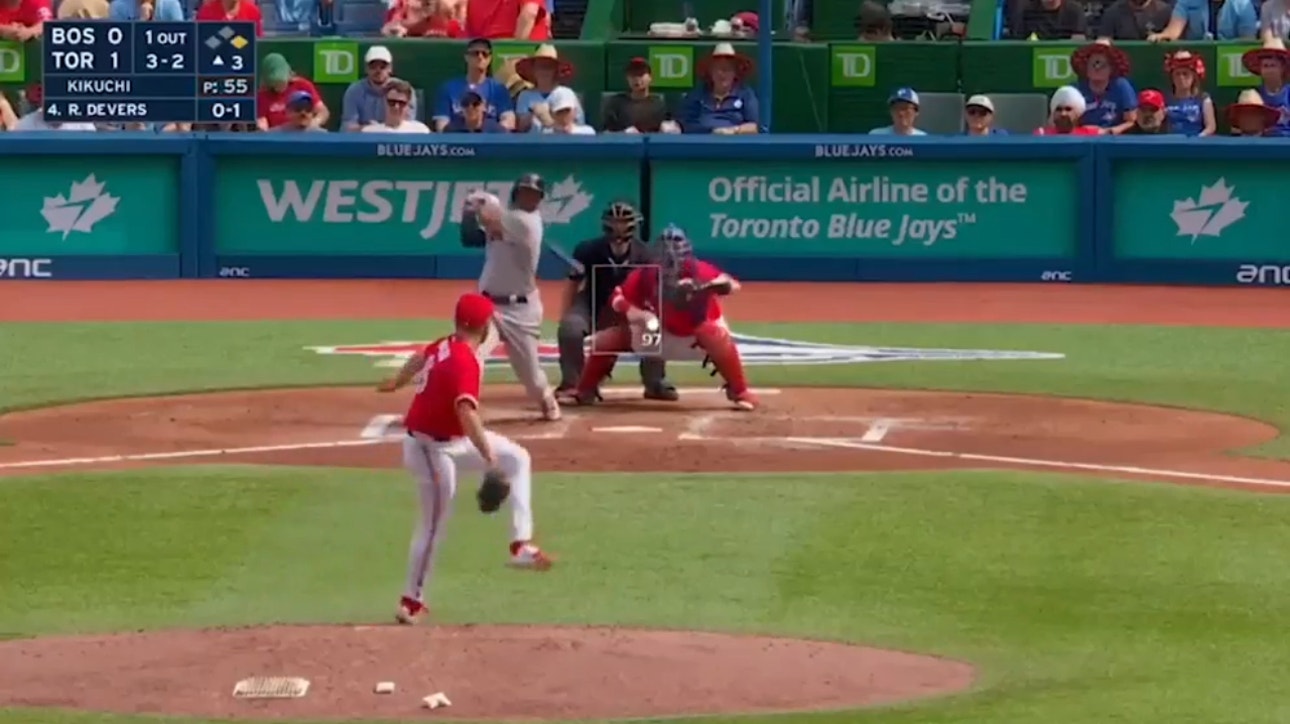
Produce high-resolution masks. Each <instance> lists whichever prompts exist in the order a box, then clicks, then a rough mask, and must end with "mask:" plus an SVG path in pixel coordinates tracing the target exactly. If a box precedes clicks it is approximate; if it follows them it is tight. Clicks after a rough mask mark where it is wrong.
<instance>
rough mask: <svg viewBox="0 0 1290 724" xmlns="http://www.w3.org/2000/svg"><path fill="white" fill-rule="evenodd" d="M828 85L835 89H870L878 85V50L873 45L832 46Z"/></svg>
mask: <svg viewBox="0 0 1290 724" xmlns="http://www.w3.org/2000/svg"><path fill="white" fill-rule="evenodd" d="M831 51H832V53H833V58H832V62H831V69H830V84H831V85H832V86H833V87H835V88H839V87H840V88H871V87H873V86H874V85H877V83H878V68H877V57H878V49H877V47H876V46H873V45H834V46H832V48H831Z"/></svg>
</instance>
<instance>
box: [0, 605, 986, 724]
mask: <svg viewBox="0 0 1290 724" xmlns="http://www.w3.org/2000/svg"><path fill="white" fill-rule="evenodd" d="M252 676H283V677H302V678H305V679H308V680H309V682H310V685H309V689H308V693H307V695H306V696H304V697H303V698H299V699H234V698H233V695H232V694H233V687H234V685H235V684H236V683H237V682H238V681H240V680H242V679H245V678H248V677H252ZM972 677H973V672H972V667H971V666H969V665H967V664H964V663H960V662H955V661H947V660H944V659H938V658H933V657H928V656H917V655H914V654H906V653H899V652H894V651H883V650H878V649H870V648H863V647H859V646H849V645H846V644H839V643H826V642H815V641H800V640H793V639H774V638H761V637H751V636H731V635H723V634H712V633H699V632H682V631H648V630H634V629H612V628H539V627H527V626H463V627H447V626H444V627H419V628H408V627H397V626H393V625H391V626H347V627H341V626H282V627H267V628H245V629H220V630H204V631H161V632H154V633H140V634H121V635H108V636H74V637H62V636H56V637H46V638H38V639H25V640H15V641H6V642H0V681H4V682H5V685H4V687H2V688H0V707H5V706H32V707H63V708H74V709H88V710H95V711H110V712H123V713H137V714H169V715H175V714H178V715H191V716H200V717H210V718H233V717H246V718H259V719H288V718H293V719H294V718H307V719H314V720H317V719H396V718H401V719H408V718H413V717H417V716H419V715H420V714H422V713H424V714H427V715H429V714H430V712H428V711H425V710H423V709H421V708H420V707H421V699H422V698H423V697H425V696H427V695H429V694H432V693H434V692H439V691H442V692H444V693H445V694H447V696H448V698H449V699H450V700H451V701H452V706H451V708H448V709H438V710H436V711H435V712H434V714H433V715H431V716H433V717H435V718H438V719H443V718H452V719H510V718H520V719H526V720H529V721H533V720H541V719H589V718H598V719H612V718H619V717H655V716H674V715H682V714H717V713H723V712H768V711H787V710H805V709H826V708H848V707H862V706H870V705H874V704H885V703H891V702H895V701H901V700H907V699H913V698H917V697H923V696H932V695H936V694H944V693H948V692H954V691H959V690H962V689H966V688H968V687H969V686H970V685H971V684H972ZM379 681H393V682H394V683H395V684H396V685H397V689H396V690H395V692H394V693H393V694H376V693H374V692H373V687H374V686H375V684H376V683H377V682H379Z"/></svg>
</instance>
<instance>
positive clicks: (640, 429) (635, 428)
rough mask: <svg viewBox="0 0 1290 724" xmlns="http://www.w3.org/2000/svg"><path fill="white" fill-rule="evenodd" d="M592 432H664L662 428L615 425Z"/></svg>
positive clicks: (592, 429)
mask: <svg viewBox="0 0 1290 724" xmlns="http://www.w3.org/2000/svg"><path fill="white" fill-rule="evenodd" d="M591 431H592V432H663V428H661V427H642V426H640V425H615V426H613V427H593V428H591Z"/></svg>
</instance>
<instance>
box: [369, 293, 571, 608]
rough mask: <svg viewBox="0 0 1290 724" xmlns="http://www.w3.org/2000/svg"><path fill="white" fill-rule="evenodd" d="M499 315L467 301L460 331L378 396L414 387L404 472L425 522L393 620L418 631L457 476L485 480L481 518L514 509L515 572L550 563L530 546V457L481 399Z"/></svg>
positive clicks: (415, 359)
mask: <svg viewBox="0 0 1290 724" xmlns="http://www.w3.org/2000/svg"><path fill="white" fill-rule="evenodd" d="M495 313H496V308H495V306H494V305H493V302H492V301H491V300H490V299H488V298H487V297H485V296H483V295H480V294H473V293H471V294H464V295H462V296H461V298H460V299H458V300H457V308H456V311H455V313H454V315H453V322H454V326H455V329H454V331H453V333H452V334H451V335H449V336H447V337H443V338H441V339H439V340H436V341H434V342H431V343H430V344H429V345H427V346H426V347H425V348H424V349H422V350H421V351H420V352H418V353H416V354H414V355H413V356H412V357H411V358H410V359H409V360H408V361H407V362H406V363H404V365H403V367H402V369H400V370H399V372H398V373H397V374H396V375H395V376H394V377H391V378H389V379H387V380H385V381H383V382H382V383H381V384H380V386H379V387H377V390H379V391H381V392H394V391H395V390H398V389H401V388H403V387H405V386H406V385H408V384H409V383H412V382H415V383H416V394H415V395H414V396H413V397H412V403H411V405H410V406H409V407H408V412H407V415H406V416H405V417H404V419H403V426H404V427H405V428H406V429H407V437H405V438H404V440H403V466H404V467H405V468H406V469H407V470H408V472H410V473H411V474H412V476H413V477H414V478H416V481H417V495H418V498H419V499H420V503H421V517H420V519H419V521H418V523H417V528H416V531H415V533H414V535H413V537H412V546H411V549H410V550H409V553H408V570H407V584H406V587H405V588H404V590H403V596H402V598H400V599H399V608H398V611H397V613H396V614H395V619H396V620H397V621H399V622H400V623H406V624H412V623H416V622H417V621H418V620H420V619H421V618H422V617H424V616H425V615H426V613H427V610H426V605H425V589H426V587H427V584H428V581H429V580H430V578H431V577H432V574H433V571H434V558H435V553H436V552H437V550H438V548H439V544H440V543H441V542H442V538H443V532H444V524H445V523H446V522H447V520H448V516H449V513H450V512H451V511H452V500H453V497H454V496H455V495H456V493H457V473H458V471H460V470H463V469H464V470H481V471H483V473H484V477H483V481H482V482H481V484H480V487H479V491H478V493H477V494H476V498H477V499H478V502H479V509H480V511H481V512H484V513H493V512H496V511H497V510H498V509H499V508H500V507H501V505H502V503H503V502H507V501H509V503H510V508H511V544H510V565H511V566H514V567H517V568H528V569H532V570H540V571H544V570H547V569H549V568H550V567H551V559H550V558H548V557H547V555H546V554H545V553H543V552H542V549H541V548H539V547H537V546H536V545H534V543H533V540H532V539H533V504H532V484H533V469H532V468H533V466H532V460H531V458H530V457H529V452H528V450H525V449H524V448H523V447H521V446H520V445H518V444H517V443H515V442H514V441H512V440H509V439H507V438H506V437H503V436H501V435H498V434H497V433H495V432H493V431H491V430H487V429H485V428H484V425H483V422H481V420H480V416H479V392H480V385H481V382H482V380H483V376H484V370H483V367H482V366H481V364H480V362H479V355H478V351H479V346H480V345H481V344H482V343H483V342H484V340H485V338H486V337H487V336H488V330H489V327H490V326H491V325H492V320H493V318H494V316H493V315H494V314H495Z"/></svg>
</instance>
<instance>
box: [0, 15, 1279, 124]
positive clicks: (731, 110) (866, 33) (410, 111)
mask: <svg viewBox="0 0 1290 724" xmlns="http://www.w3.org/2000/svg"><path fill="white" fill-rule="evenodd" d="M180 1H181V0H110V2H109V1H108V0H62V3H61V4H60V5H59V7H58V10H57V13H55V10H54V8H53V7H52V5H51V4H50V2H51V0H0V38H5V39H9V40H17V41H31V40H34V39H37V38H39V37H40V34H41V30H42V25H43V23H44V21H46V20H49V19H52V18H54V17H55V16H57V17H59V18H64V17H72V18H111V19H118V20H144V21H146V20H168V19H175V18H182V17H184V10H183V8H182V7H181V6H180V4H179V3H180ZM320 1H321V2H323V3H324V4H326V3H330V2H333V1H335V0H320ZM1191 1H1192V0H1176V4H1173V5H1168V4H1166V3H1165V1H1164V0H1115V2H1113V3H1112V4H1111V5H1110V6H1108V7H1106V8H1105V10H1104V11H1103V12H1102V14H1101V23H1100V28H1099V32H1098V33H1097V35H1098V38H1097V39H1096V40H1093V41H1090V42H1086V43H1084V44H1083V45H1081V46H1080V47H1078V48H1077V49H1076V50H1075V51H1074V52H1073V53H1072V54H1071V57H1070V64H1071V67H1072V69H1073V70H1074V72H1075V74H1076V76H1077V82H1076V83H1075V84H1074V85H1070V86H1065V87H1062V88H1059V89H1058V90H1057V91H1056V92H1054V93H1053V94H1052V96H1051V99H1050V103H1049V118H1048V122H1047V124H1046V125H1044V126H1042V127H1040V128H1036V129H1034V133H1035V135H1041V136H1047V135H1105V134H1109V135H1125V134H1127V135H1134V134H1173V135H1183V136H1212V135H1216V134H1232V135H1239V136H1290V86H1288V85H1287V82H1286V76H1287V68H1290V52H1287V50H1286V47H1285V44H1284V37H1285V36H1286V35H1287V34H1288V33H1290V0H1264V2H1263V5H1262V7H1261V8H1259V9H1257V10H1256V11H1255V12H1256V14H1257V15H1258V17H1257V18H1256V19H1255V20H1254V21H1252V22H1248V23H1247V22H1246V21H1245V20H1244V19H1243V20H1241V21H1240V22H1239V23H1235V25H1239V26H1240V28H1241V30H1240V32H1241V33H1248V37H1253V36H1255V35H1257V36H1258V37H1260V38H1261V39H1262V44H1261V45H1260V47H1257V48H1255V49H1252V50H1249V51H1248V52H1246V53H1245V54H1244V55H1243V56H1242V58H1241V60H1242V63H1243V65H1244V67H1245V68H1246V69H1247V70H1248V71H1249V72H1250V73H1251V74H1253V75H1256V76H1258V77H1259V78H1260V80H1261V83H1260V85H1259V86H1258V87H1257V88H1253V89H1249V90H1247V91H1245V92H1243V93H1241V95H1240V96H1239V98H1238V99H1237V100H1236V102H1235V103H1232V104H1231V105H1229V106H1227V107H1226V108H1223V109H1221V110H1220V109H1216V108H1215V105H1214V102H1213V100H1212V99H1211V98H1210V96H1209V94H1208V93H1206V92H1205V80H1206V76H1207V68H1206V67H1205V63H1204V61H1203V59H1202V58H1200V57H1199V56H1197V55H1195V54H1193V53H1190V52H1188V51H1186V50H1180V51H1177V52H1172V53H1169V54H1168V55H1167V56H1166V60H1165V70H1166V72H1167V76H1168V78H1169V80H1170V82H1169V87H1167V88H1142V89H1138V88H1136V87H1135V84H1134V82H1133V78H1132V76H1133V68H1132V65H1131V62H1130V58H1129V56H1128V54H1126V53H1125V52H1124V51H1123V50H1121V49H1120V48H1118V47H1116V45H1115V42H1114V41H1115V40H1116V39H1123V38H1125V37H1128V38H1131V39H1143V40H1150V41H1155V42H1167V41H1170V40H1174V39H1178V38H1183V37H1193V36H1194V35H1195V33H1196V32H1197V29H1198V28H1199V29H1201V30H1202V31H1203V33H1204V34H1210V31H1209V27H1210V21H1209V15H1208V11H1206V13H1201V12H1200V11H1199V10H1197V9H1196V8H1192V7H1191V6H1190V5H1189V4H1188V3H1190V2H1191ZM1247 1H1248V0H1226V3H1227V4H1226V5H1224V7H1227V6H1230V5H1234V4H1235V5H1238V7H1236V8H1235V9H1233V10H1232V11H1231V12H1233V13H1240V14H1247V10H1246V9H1243V8H1242V7H1241V6H1239V3H1241V2H1247ZM389 2H390V3H391V4H390V5H389V7H388V10H387V12H386V16H385V18H384V24H383V25H382V26H381V28H380V32H381V34H383V35H385V36H389V37H399V38H407V37H426V38H463V37H468V38H471V39H470V40H469V41H468V42H467V43H466V47H465V52H464V56H463V58H462V65H463V67H462V69H461V74H460V75H459V76H457V77H454V78H451V79H449V80H447V81H446V82H444V83H442V84H441V85H440V86H439V87H438V88H432V89H416V88H413V87H412V86H411V85H410V84H409V83H408V82H407V81H405V80H402V79H400V78H398V77H397V76H396V75H395V58H394V54H393V53H392V52H391V51H390V49H389V48H388V47H386V46H384V45H375V46H372V47H370V48H369V49H368V50H367V52H366V54H365V56H364V58H363V64H364V69H365V74H364V77H362V78H360V79H359V80H357V81H354V82H353V83H352V84H350V85H349V87H348V88H347V89H346V90H345V93H344V96H343V99H342V101H341V108H340V109H338V112H339V130H340V131H341V132H363V133H399V134H408V133H420V134H428V133H530V134H575V135H593V134H596V133H598V132H599V133H685V134H713V135H742V134H755V133H759V132H761V130H762V129H761V128H760V125H759V124H760V121H761V117H760V113H759V100H758V97H757V94H756V92H755V90H754V89H753V88H752V87H751V85H750V84H749V83H747V82H746V81H747V79H748V78H749V76H750V74H751V72H752V70H753V68H754V64H753V61H752V60H751V59H750V58H748V57H747V56H745V55H743V54H741V53H739V52H737V51H736V50H735V48H734V46H733V45H732V44H731V43H729V42H719V43H717V44H716V46H715V48H713V50H712V51H711V53H710V54H708V55H705V56H703V57H702V58H701V59H700V60H699V62H698V63H697V67H696V78H699V79H701V82H700V83H699V84H698V86H697V87H696V88H694V89H693V90H691V91H690V92H689V93H687V94H686V95H685V97H684V98H683V99H682V100H681V102H680V103H679V104H678V105H675V106H672V107H669V104H668V103H667V102H666V101H665V100H664V98H663V96H662V95H661V94H659V93H656V92H655V91H654V89H653V87H652V84H653V78H652V73H651V67H650V64H649V62H648V61H647V60H645V59H644V58H632V59H631V60H630V61H629V62H627V63H626V65H625V67H623V68H622V73H623V76H624V80H625V86H626V88H627V90H625V91H622V92H619V93H617V94H614V95H613V96H612V97H609V98H607V99H606V100H605V101H604V103H603V106H602V109H601V111H602V112H601V113H600V116H601V119H602V122H601V123H600V124H599V125H600V127H599V128H593V127H592V126H591V125H589V124H588V122H587V114H586V112H585V109H584V106H583V99H582V98H581V97H580V96H579V94H578V93H576V92H575V91H574V90H573V89H572V88H571V87H570V85H569V82H570V80H571V79H572V78H573V77H574V75H575V74H576V72H577V69H576V68H575V67H574V66H573V64H572V63H570V62H569V61H568V60H566V59H564V58H562V57H560V54H559V51H558V49H557V47H556V45H555V44H553V43H552V42H550V41H551V37H552V35H551V23H552V12H553V8H554V0H389ZM1075 2H1077V0H1017V2H1014V3H1011V4H1010V5H1009V6H1008V11H1009V32H1010V34H1011V36H1012V37H1026V38H1030V39H1032V40H1056V39H1084V38H1085V36H1086V35H1087V23H1086V22H1085V19H1084V15H1085V14H1084V12H1083V10H1082V9H1080V8H1079V7H1076V6H1072V5H1071V3H1075ZM1156 4H1160V5H1161V6H1162V7H1163V9H1161V8H1158V7H1156ZM1206 7H1207V8H1208V6H1206ZM789 9H790V12H791V13H793V14H794V16H793V18H791V19H792V22H793V23H794V24H795V25H799V26H801V25H803V24H805V23H808V22H809V11H810V8H809V3H805V4H804V3H802V2H793V3H790V8H789ZM885 13H886V11H885V9H884V8H882V6H880V5H877V4H876V3H873V2H872V1H870V2H866V3H864V4H863V5H862V6H861V9H860V12H859V14H858V15H857V20H856V27H857V33H858V37H859V38H860V39H862V40H866V41H871V42H884V41H889V40H891V22H890V16H889V15H886V14H885ZM1202 14H1203V15H1205V18H1204V19H1203V20H1202V18H1201V15H1202ZM194 15H195V17H196V18H197V19H199V20H242V21H251V22H256V23H257V27H261V26H260V23H261V22H262V13H261V10H260V8H259V7H258V6H257V5H256V2H255V0H203V2H202V3H201V4H200V6H198V7H197V8H196V10H195V13H194ZM1219 15H1220V16H1221V12H1220V13H1219ZM1241 17H1242V18H1244V15H1241ZM1144 18H1145V20H1144ZM734 21H735V25H736V32H737V33H742V34H750V33H755V32H756V31H757V29H758V25H759V20H758V18H757V16H756V14H754V13H747V12H745V13H739V15H738V16H737V17H736V18H734ZM1234 22H1235V21H1234ZM1235 25H1233V27H1235ZM1129 26H1133V27H1134V28H1136V29H1135V30H1134V31H1133V32H1128V31H1126V30H1124V28H1126V27H1129ZM1218 26H1219V27H1220V34H1222V32H1225V31H1223V30H1222V28H1223V27H1225V26H1224V24H1223V22H1222V21H1221V20H1220V22H1218ZM1242 37H1247V36H1242ZM516 38H522V39H528V40H534V41H540V44H539V45H538V47H537V49H536V50H535V51H534V52H533V54H532V55H531V56H529V57H526V58H521V59H518V60H513V61H509V62H507V63H495V62H494V58H493V40H500V39H516ZM259 75H260V83H261V86H260V88H259V92H258V109H259V118H257V120H256V123H255V124H242V125H223V126H219V127H206V128H197V129H194V128H193V127H192V126H190V125H187V124H167V125H165V126H158V125H151V126H145V125H143V124H128V125H104V124H97V125H96V124H83V123H62V124H59V123H54V122H48V121H46V119H44V118H43V116H42V114H41V110H40V100H41V90H42V89H41V87H40V85H39V84H33V85H31V86H29V87H28V88H27V89H26V92H25V98H24V99H23V102H22V103H21V104H20V106H25V107H15V105H14V104H13V103H12V102H11V101H9V100H8V99H6V98H5V96H4V95H3V94H0V128H2V129H3V130H10V131H25V130H61V131H107V130H151V131H155V132H164V131H188V130H217V129H218V130H241V131H266V132H273V133H294V132H305V133H318V132H325V126H327V124H328V122H329V121H330V120H331V118H332V117H333V115H335V114H336V112H337V109H331V108H328V106H327V104H326V103H325V102H324V100H323V98H322V95H321V94H320V93H319V91H318V89H317V87H316V86H315V85H314V83H313V82H312V81H311V80H310V79H308V78H306V77H304V76H302V75H301V74H299V73H297V72H296V71H295V70H294V69H293V68H292V67H291V65H290V64H289V63H288V61H287V59H286V58H285V57H284V56H282V55H281V54H278V53H270V54H268V55H266V56H265V57H264V58H263V59H262V60H261V64H260V74H259ZM418 98H424V99H425V103H426V105H427V106H429V108H427V109H424V111H423V109H420V108H418ZM920 107H921V103H920V98H919V94H918V91H917V89H914V88H908V87H902V88H897V89H895V90H894V91H893V92H892V93H891V95H890V97H889V99H888V109H889V111H890V117H891V123H890V124H889V125H884V126H881V127H878V128H874V129H872V130H870V131H869V133H871V134H876V135H904V136H921V135H927V134H926V133H925V132H924V131H923V130H921V129H920V128H919V120H918V119H919V112H920ZM994 116H995V104H994V102H993V101H992V100H991V98H990V97H989V95H985V94H977V95H972V96H971V97H969V98H968V99H967V101H966V103H965V104H964V108H963V125H962V131H961V132H962V134H963V135H969V136H983V135H998V134H1001V133H1003V131H1001V130H999V129H997V128H995V127H994ZM422 117H424V118H425V119H426V120H425V121H424V122H423V121H422V120H420V118H422Z"/></svg>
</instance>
